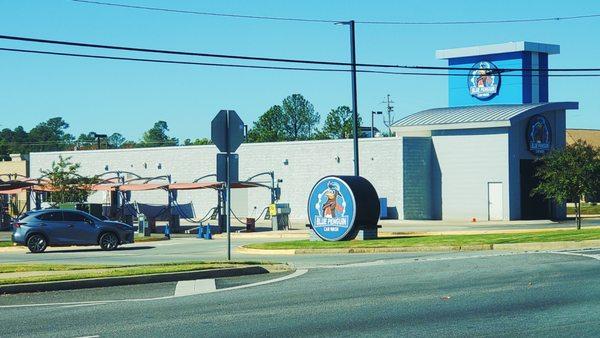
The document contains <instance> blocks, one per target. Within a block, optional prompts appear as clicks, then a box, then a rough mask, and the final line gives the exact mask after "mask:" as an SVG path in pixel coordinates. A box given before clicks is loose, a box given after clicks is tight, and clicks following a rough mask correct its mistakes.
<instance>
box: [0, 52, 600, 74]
mask: <svg viewBox="0 0 600 338" xmlns="http://www.w3.org/2000/svg"><path fill="white" fill-rule="evenodd" d="M0 51H7V52H16V53H29V54H42V55H54V56H69V57H79V58H87V59H101V60H118V61H135V62H149V63H162V64H179V65H193V66H210V67H231V68H249V69H269V70H291V71H316V72H337V73H340V72H342V73H346V72H350V71H351V70H350V69H343V68H308V67H285V66H259V65H242V64H229V63H211V62H194V61H176V60H164V59H148V58H132V57H121V56H108V55H95V54H80V53H65V52H52V51H44V50H33V49H19V48H3V47H0ZM357 72H359V73H366V74H388V75H414V76H469V74H466V73H465V74H458V73H423V72H391V71H377V70H365V69H359V70H357ZM502 76H508V77H525V76H530V77H536V76H550V77H600V74H545V75H544V74H503V75H502Z"/></svg>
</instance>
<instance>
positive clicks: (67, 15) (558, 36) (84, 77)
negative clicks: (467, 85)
mask: <svg viewBox="0 0 600 338" xmlns="http://www.w3.org/2000/svg"><path fill="white" fill-rule="evenodd" d="M111 1H113V2H120V3H127V4H135V5H145V6H155V7H169V8H176V9H183V10H195V11H210V12H223V13H235V14H248V15H270V16H290V17H306V18H323V19H342V20H346V19H355V20H406V21H424V20H427V21H432V20H481V19H488V20H491V19H507V18H531V17H556V16H568V15H580V14H591V13H600V3H599V2H598V1H577V2H572V1H551V2H549V1H547V0H546V1H512V0H511V1H509V0H505V1H502V2H475V1H422V0H419V1H341V0H340V1H313V0H304V1H210V2H209V1H150V0H147V1H135V0H111ZM598 33H600V18H595V19H585V20H579V21H563V22H543V23H526V24H498V25H458V26H374V25H357V32H356V38H357V60H358V62H364V63H367V62H369V63H394V64H407V65H417V64H418V65H439V66H442V65H445V62H444V61H443V60H436V59H435V55H434V54H435V50H436V49H444V48H453V47H463V46H471V45H478V44H490V43H501V42H508V41H520V40H528V41H535V42H544V43H554V44H559V45H560V46H561V54H559V55H554V56H551V57H550V67H555V68H557V67H600V61H598V60H599V59H600V58H599V57H600V45H599V44H598V43H597V35H598ZM0 34H5V35H19V36H31V37H39V38H48V39H59V40H73V41H87V42H94V43H102V44H115V45H128V46H139V47H149V48H162V49H176V50H189V51H198V52H211V53H230V54H242V55H257V56H271V57H285V58H304V59H323V60H332V61H349V53H348V49H349V37H348V28H347V27H345V26H336V25H333V24H328V23H318V24H317V23H296V22H274V21H256V20H245V19H230V18H217V17H207V16H195V15H184V14H168V13H160V12H149V11H140V10H131V9H123V8H112V7H99V6H94V5H88V4H80V3H76V2H72V1H69V0H44V1H41V0H38V1H34V0H20V1H16V0H15V1H10V0H0ZM0 47H12V48H24V47H25V48H31V47H33V48H36V49H45V50H53V51H79V52H81V49H74V48H64V47H60V46H43V45H33V44H27V43H19V42H11V41H0ZM89 52H92V53H97V54H112V55H117V53H113V52H109V51H97V50H90V51H89ZM128 55H134V56H141V54H140V55H136V54H128ZM145 56H147V55H145ZM154 57H157V58H164V56H160V55H157V56H154ZM177 59H186V60H187V59H190V58H177ZM209 60H210V59H200V58H197V59H195V61H209ZM210 61H215V60H214V59H213V60H210ZM210 61H209V62H210ZM217 61H218V60H217ZM599 86H600V78H551V79H550V100H551V101H579V102H580V110H579V111H573V112H570V113H569V114H568V118H567V126H568V127H572V128H575V127H579V128H600V115H599V113H600V95H598V93H599V90H598V88H599ZM358 90H359V97H358V104H359V112H360V113H361V115H362V116H363V119H364V121H365V122H367V121H370V112H371V111H372V110H383V109H384V108H385V106H384V105H383V104H381V102H382V101H383V99H384V98H385V96H386V95H387V94H390V95H391V97H392V99H393V100H394V101H395V102H396V103H395V106H396V118H399V117H402V116H405V115H408V114H410V113H413V112H416V111H419V110H422V109H427V108H432V107H443V106H446V105H447V80H446V78H444V77H411V76H396V75H392V76H389V75H387V76H386V75H366V74H364V75H359V77H358ZM292 93H301V94H303V95H304V96H305V97H306V98H308V99H309V100H310V101H311V102H312V103H313V104H314V106H315V108H316V110H317V111H319V112H320V113H321V114H322V116H323V117H322V120H324V116H325V114H326V113H327V112H328V111H329V110H330V109H332V108H334V107H336V106H338V105H350V103H351V92H350V75H349V74H337V73H316V72H292V71H267V70H251V69H248V70H241V69H223V68H210V67H192V66H182V65H157V64H143V63H133V62H125V61H102V60H84V59H75V58H67V57H58V56H39V55H22V54H12V53H8V52H0V128H5V127H10V128H14V127H16V126H17V125H22V126H24V127H25V128H26V129H29V128H31V127H33V126H34V125H35V124H37V123H38V122H40V121H42V120H46V119H48V118H50V117H53V116H62V117H64V118H65V119H66V120H67V122H69V123H70V124H71V129H70V131H71V132H72V133H75V134H79V133H81V132H89V131H92V130H94V131H98V132H105V133H112V132H120V133H122V134H123V135H125V136H126V137H127V138H130V139H135V140H137V139H139V137H140V136H141V133H142V132H143V131H144V130H147V129H149V128H150V127H151V126H152V124H153V123H154V122H155V121H157V120H165V121H167V122H168V124H169V127H170V129H171V133H170V134H171V135H173V136H177V137H179V138H180V139H185V138H192V139H193V138H198V137H209V136H210V135H209V134H210V121H211V119H212V118H213V116H214V115H215V114H216V112H217V111H218V110H220V109H223V108H227V109H235V110H236V111H237V112H238V114H239V115H240V116H241V117H242V119H243V120H244V121H245V122H246V123H248V124H251V123H252V121H254V120H256V119H257V117H258V116H259V115H260V114H262V113H263V112H264V111H265V110H266V109H268V108H269V107H270V106H271V105H274V104H278V103H280V102H281V100H282V99H283V98H284V97H286V96H287V95H289V94H292ZM365 124H368V123H365ZM376 124H377V126H379V127H382V123H381V121H378V122H377V123H376Z"/></svg>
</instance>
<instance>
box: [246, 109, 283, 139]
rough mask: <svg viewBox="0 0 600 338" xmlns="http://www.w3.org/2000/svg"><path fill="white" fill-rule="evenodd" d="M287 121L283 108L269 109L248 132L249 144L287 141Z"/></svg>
mask: <svg viewBox="0 0 600 338" xmlns="http://www.w3.org/2000/svg"><path fill="white" fill-rule="evenodd" d="M285 121H286V120H285V117H284V115H283V109H282V108H281V106H279V105H275V106H273V107H271V108H269V110H267V111H266V112H265V113H264V114H262V115H261V116H260V117H259V118H258V121H256V122H254V125H253V126H252V129H250V130H249V131H248V142H278V141H285V139H286V132H285V130H286V129H285V128H286V123H285Z"/></svg>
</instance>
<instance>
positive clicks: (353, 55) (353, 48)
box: [336, 20, 359, 176]
mask: <svg viewBox="0 0 600 338" xmlns="http://www.w3.org/2000/svg"><path fill="white" fill-rule="evenodd" d="M336 24H341V25H348V26H350V63H351V64H352V66H351V69H352V122H353V129H354V133H353V137H352V139H353V145H354V176H359V166H358V100H357V89H356V44H355V40H356V39H355V35H354V20H350V21H343V22H337V23H336Z"/></svg>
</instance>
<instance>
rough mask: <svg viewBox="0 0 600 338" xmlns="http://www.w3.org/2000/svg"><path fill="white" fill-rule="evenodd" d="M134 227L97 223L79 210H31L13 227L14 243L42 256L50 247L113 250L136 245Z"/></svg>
mask: <svg viewBox="0 0 600 338" xmlns="http://www.w3.org/2000/svg"><path fill="white" fill-rule="evenodd" d="M133 230H134V229H133V227H132V226H130V225H127V224H124V223H120V222H112V221H106V220H101V219H98V218H96V217H94V216H92V215H90V214H88V213H85V212H83V211H77V210H59V209H45V210H32V211H28V212H27V213H25V214H23V215H21V217H19V219H17V220H16V221H15V222H14V223H13V234H12V240H13V242H15V243H17V244H20V245H26V246H27V247H28V248H29V251H31V252H33V253H39V252H43V251H44V250H46V247H48V246H67V245H100V247H101V248H102V250H114V249H116V248H117V247H118V246H119V245H120V244H126V243H133V236H134V235H133Z"/></svg>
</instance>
